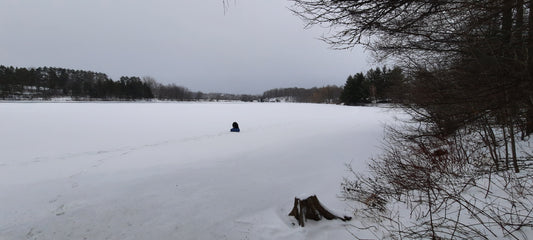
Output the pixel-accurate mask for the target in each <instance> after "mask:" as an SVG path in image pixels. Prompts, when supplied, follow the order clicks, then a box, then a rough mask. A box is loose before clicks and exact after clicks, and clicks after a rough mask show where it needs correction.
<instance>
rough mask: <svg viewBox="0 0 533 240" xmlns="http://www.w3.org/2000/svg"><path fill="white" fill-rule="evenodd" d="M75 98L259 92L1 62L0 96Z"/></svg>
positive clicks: (191, 96) (192, 96) (170, 97)
mask: <svg viewBox="0 0 533 240" xmlns="http://www.w3.org/2000/svg"><path fill="white" fill-rule="evenodd" d="M58 97H70V98H72V99H74V100H143V99H144V100H148V99H158V100H174V101H197V100H212V101H218V100H243V101H252V100H257V99H259V96H250V95H233V94H219V93H202V92H192V91H190V90H189V89H187V88H185V87H182V86H178V85H176V84H161V83H158V82H157V81H156V80H155V79H154V78H152V77H142V78H140V77H127V76H123V77H120V79H119V80H118V81H114V80H113V79H111V78H109V77H108V76H107V75H106V74H104V73H98V72H93V71H82V70H72V69H65V68H54V67H39V68H15V67H12V66H9V67H8V66H3V65H0V99H4V100H5V99H8V100H22V99H45V100H46V99H51V98H58Z"/></svg>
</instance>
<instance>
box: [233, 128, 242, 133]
mask: <svg viewBox="0 0 533 240" xmlns="http://www.w3.org/2000/svg"><path fill="white" fill-rule="evenodd" d="M230 131H231V132H240V131H241V130H240V129H239V128H232V129H231V130H230Z"/></svg>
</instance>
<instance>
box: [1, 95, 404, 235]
mask: <svg viewBox="0 0 533 240" xmlns="http://www.w3.org/2000/svg"><path fill="white" fill-rule="evenodd" d="M393 115H394V114H393V113H392V112H391V111H390V110H387V109H383V108H372V107H348V106H337V105H319V104H289V103H0V116H1V117H0V132H1V133H2V135H1V136H2V137H1V139H0V203H1V204H0V239H6V240H11V239H13V240H14V239H353V236H351V235H350V232H349V230H350V227H349V224H351V223H350V222H347V223H344V222H341V221H321V222H311V223H310V224H308V225H307V226H306V227H305V228H300V227H298V226H294V225H293V223H294V222H295V221H294V220H293V219H291V218H290V217H288V216H287V214H288V213H289V211H290V210H291V208H292V203H293V199H294V197H295V196H302V195H306V194H316V195H317V196H318V198H319V199H320V200H321V201H322V203H323V204H324V205H326V206H327V207H328V208H330V209H332V210H334V211H336V212H338V213H340V214H345V215H350V214H351V213H350V206H349V204H347V203H345V202H343V201H342V200H341V199H339V198H337V196H338V194H339V193H340V183H341V181H342V178H343V177H349V176H350V175H349V173H348V172H347V171H346V167H345V164H347V163H351V164H352V165H354V166H359V169H360V170H361V171H364V169H365V161H367V160H368V159H369V158H370V157H371V156H372V155H375V154H377V153H379V144H380V141H381V138H382V135H383V124H384V123H387V122H388V123H390V122H392V121H394V120H393ZM234 121H237V122H238V123H239V125H240V128H241V132H240V133H230V132H229V129H230V128H231V123H232V122H234ZM353 221H357V219H354V220H353ZM351 230H354V229H351ZM359 234H361V235H358V236H359V237H362V238H364V237H372V236H371V235H369V236H366V235H365V234H366V233H364V232H361V233H359Z"/></svg>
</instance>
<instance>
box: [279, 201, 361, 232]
mask: <svg viewBox="0 0 533 240" xmlns="http://www.w3.org/2000/svg"><path fill="white" fill-rule="evenodd" d="M289 216H293V217H295V218H296V220H298V224H299V225H300V226H302V227H303V226H304V225H305V222H306V221H307V219H312V220H315V221H319V220H320V219H322V217H324V218H325V219H327V220H333V219H340V220H342V221H349V220H351V219H352V218H351V217H348V216H344V217H339V216H336V215H335V214H333V213H331V212H329V211H328V210H326V208H324V207H323V206H322V204H320V202H319V201H318V198H317V197H316V195H313V196H309V197H308V198H306V199H303V200H302V199H299V198H294V207H293V208H292V211H291V212H290V213H289Z"/></svg>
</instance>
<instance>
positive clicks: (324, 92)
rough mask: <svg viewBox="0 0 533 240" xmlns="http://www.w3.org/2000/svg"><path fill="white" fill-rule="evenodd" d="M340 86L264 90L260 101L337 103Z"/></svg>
mask: <svg viewBox="0 0 533 240" xmlns="http://www.w3.org/2000/svg"><path fill="white" fill-rule="evenodd" d="M341 91H342V88H341V87H338V86H334V85H328V86H325V87H320V88H317V87H313V88H297V87H294V88H275V89H270V90H268V91H265V92H264V93H263V96H262V98H261V99H262V101H288V102H301V103H338V102H339V96H340V93H341Z"/></svg>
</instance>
